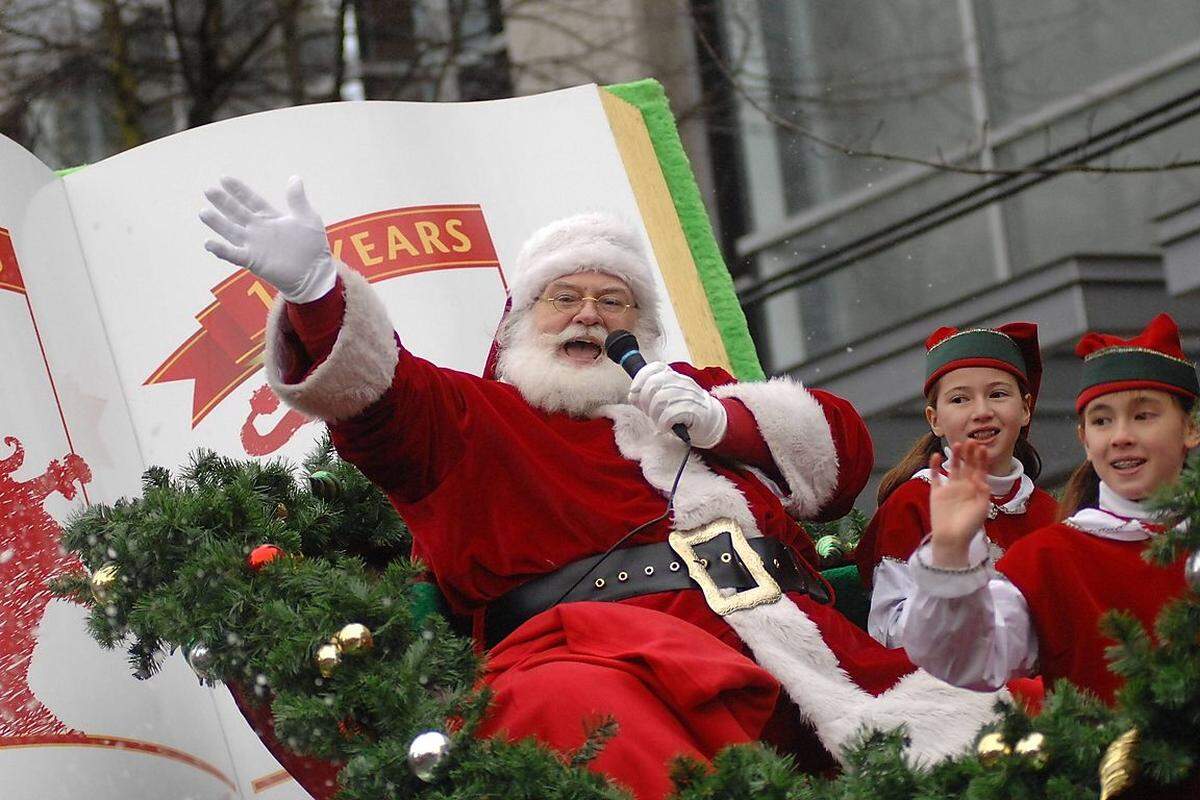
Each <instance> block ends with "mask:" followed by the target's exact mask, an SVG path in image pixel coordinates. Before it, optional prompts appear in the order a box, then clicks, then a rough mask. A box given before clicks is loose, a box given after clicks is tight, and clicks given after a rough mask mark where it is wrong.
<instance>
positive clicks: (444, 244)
mask: <svg viewBox="0 0 1200 800" xmlns="http://www.w3.org/2000/svg"><path fill="white" fill-rule="evenodd" d="M326 233H327V234H328V235H329V246H330V249H331V250H332V251H333V255H334V257H335V258H338V259H340V260H341V261H343V262H344V263H345V264H346V265H347V266H349V267H350V268H352V269H354V270H357V271H358V272H360V273H362V274H363V275H364V276H365V277H366V278H367V280H368V281H370V282H372V283H375V282H378V281H383V280H387V279H389V278H394V277H397V276H400V275H411V274H414V273H417V272H428V271H431V270H443V269H468V268H480V267H483V268H494V269H496V270H499V269H500V263H499V261H498V260H497V259H496V250H495V247H494V246H493V244H492V239H491V236H490V234H489V233H488V229H487V223H486V221H485V220H484V218H483V210H482V209H481V208H480V207H479V206H477V205H452V206H418V207H413V208H399V209H392V210H390V211H381V212H378V213H373V214H366V215H363V216H361V217H355V218H353V219H349V220H345V221H343V222H338V223H335V224H333V225H330V226H329V227H328V228H326ZM501 280H503V276H501ZM212 293H213V295H214V296H215V297H216V302H214V303H212V304H211V305H209V306H208V307H207V308H205V309H204V310H203V311H201V312H200V313H199V314H197V315H196V320H197V321H198V322H199V323H200V330H198V331H196V333H194V334H193V335H192V336H191V337H189V338H188V340H187V341H186V342H184V343H183V344H182V345H180V346H179V347H178V348H177V349H176V350H175V352H174V353H172V354H171V355H170V356H169V357H168V358H167V360H166V361H164V362H163V363H162V364H161V365H160V366H159V367H158V369H156V370H155V371H154V373H153V374H152V375H151V376H150V377H149V378H147V379H146V382H145V385H147V386H148V385H151V384H155V383H168V382H170V381H182V380H190V381H194V388H193V393H192V427H193V428H194V427H196V425H198V424H199V423H200V421H201V420H202V419H204V417H206V416H207V415H208V414H209V413H210V412H211V411H212V410H213V409H214V408H216V406H217V405H218V404H219V403H220V402H221V401H222V400H224V399H225V398H226V397H227V396H229V394H230V392H232V391H233V390H234V389H236V388H238V387H239V386H241V385H242V384H243V383H244V382H245V381H246V380H247V379H248V378H250V376H251V375H253V374H254V373H255V372H257V371H258V370H259V369H260V368H261V367H262V350H263V346H264V341H263V333H264V332H265V329H266V317H267V311H268V309H269V308H270V306H271V303H272V302H273V300H274V298H275V290H274V288H273V287H271V286H269V285H267V284H265V283H263V282H262V281H260V280H259V279H258V278H257V277H255V276H254V275H253V274H251V273H250V272H247V271H245V270H238V271H237V272H235V273H234V274H232V275H230V276H229V277H228V278H227V279H225V280H224V281H222V282H221V283H220V284H218V285H217V286H215V287H214V288H213V289H212ZM251 409H252V411H257V407H256V406H255V404H254V402H253V401H252V402H251ZM258 413H262V412H258ZM288 425H295V420H294V419H293V420H292V421H290V422H289V423H288ZM295 427H299V425H295ZM285 429H286V426H284V427H282V428H277V430H279V431H283V430H285ZM246 432H247V429H246V427H245V426H243V428H242V433H243V441H246V438H245V436H246ZM292 432H293V433H294V432H295V429H294V428H293V429H292ZM279 435H280V436H282V432H281V433H280V434H279ZM289 436H290V434H289ZM250 440H251V441H255V446H266V445H265V444H263V443H262V442H259V441H258V440H255V439H254V437H250ZM272 441H274V439H272ZM285 441H287V440H286V439H284V440H283V441H280V442H279V444H280V445H282V444H283V442H285ZM276 449H278V446H277V447H276ZM247 452H251V451H249V450H247ZM267 452H274V450H269V451H267ZM251 455H265V453H261V454H260V453H253V452H251Z"/></svg>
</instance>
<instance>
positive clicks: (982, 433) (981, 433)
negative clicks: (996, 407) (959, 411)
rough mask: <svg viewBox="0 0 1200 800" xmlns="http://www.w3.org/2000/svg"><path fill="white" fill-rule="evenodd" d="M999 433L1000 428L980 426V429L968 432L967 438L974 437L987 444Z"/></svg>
mask: <svg viewBox="0 0 1200 800" xmlns="http://www.w3.org/2000/svg"><path fill="white" fill-rule="evenodd" d="M999 435H1000V429H999V428H980V429H979V430H975V431H971V432H970V433H968V434H967V438H968V439H974V440H975V441H977V442H983V443H984V444H987V443H988V442H990V441H992V440H993V439H995V438H996V437H997V436H999Z"/></svg>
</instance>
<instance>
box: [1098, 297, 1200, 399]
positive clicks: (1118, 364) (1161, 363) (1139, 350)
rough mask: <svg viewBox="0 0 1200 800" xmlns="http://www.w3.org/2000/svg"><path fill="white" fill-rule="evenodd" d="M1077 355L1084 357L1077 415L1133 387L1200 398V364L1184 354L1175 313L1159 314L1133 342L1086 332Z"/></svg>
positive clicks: (1105, 334)
mask: <svg viewBox="0 0 1200 800" xmlns="http://www.w3.org/2000/svg"><path fill="white" fill-rule="evenodd" d="M1075 354H1076V355H1077V356H1079V357H1080V358H1082V359H1083V380H1082V381H1081V383H1080V389H1079V394H1078V395H1076V397H1075V411H1076V413H1079V414H1082V413H1083V409H1084V408H1085V407H1087V404H1088V403H1090V402H1091V401H1092V400H1094V399H1096V398H1097V397H1099V396H1100V395H1102V394H1110V393H1111V392H1124V391H1129V390H1131V389H1158V390H1159V391H1163V392H1169V393H1171V394H1175V395H1179V396H1180V397H1184V398H1187V399H1189V400H1195V399H1196V398H1197V396H1200V383H1198V382H1197V379H1196V365H1195V364H1194V363H1192V361H1191V359H1189V358H1188V357H1187V354H1186V353H1184V352H1183V345H1182V344H1180V341H1179V326H1178V325H1176V324H1175V320H1173V319H1171V315H1170V314H1159V315H1158V316H1157V317H1155V318H1154V319H1152V320H1151V321H1150V324H1149V325H1147V326H1146V329H1145V330H1144V331H1142V332H1141V333H1139V334H1138V335H1137V336H1135V337H1133V338H1132V339H1121V338H1119V337H1117V336H1112V335H1111V334H1107V333H1087V334H1084V336H1083V338H1082V339H1080V340H1079V344H1077V345H1075Z"/></svg>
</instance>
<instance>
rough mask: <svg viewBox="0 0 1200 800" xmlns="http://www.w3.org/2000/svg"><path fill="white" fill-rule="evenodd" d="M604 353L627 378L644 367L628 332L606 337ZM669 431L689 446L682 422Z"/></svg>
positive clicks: (618, 331)
mask: <svg viewBox="0 0 1200 800" xmlns="http://www.w3.org/2000/svg"><path fill="white" fill-rule="evenodd" d="M604 352H605V353H607V354H608V357H609V358H611V359H612V360H613V361H615V362H617V364H619V365H620V366H621V368H622V369H624V370H625V371H626V372H628V373H629V377H631V378H632V377H634V376H635V375H637V374H638V373H639V372H641V370H642V367H644V366H646V359H645V357H644V356H642V354H641V351H639V350H638V340H637V337H636V336H634V335H633V334H632V333H630V332H629V331H625V330H615V331H613V332H612V333H610V334H609V335H608V338H607V339H605V340H604ZM671 430H672V431H674V432H675V435H676V436H678V437H679V438H680V439H682V440H683V442H684V444H687V445H690V444H691V443H692V437H691V436H690V435H688V429H687V426H686V425H684V424H683V423H682V422H676V423H675V424H674V425H672V426H671Z"/></svg>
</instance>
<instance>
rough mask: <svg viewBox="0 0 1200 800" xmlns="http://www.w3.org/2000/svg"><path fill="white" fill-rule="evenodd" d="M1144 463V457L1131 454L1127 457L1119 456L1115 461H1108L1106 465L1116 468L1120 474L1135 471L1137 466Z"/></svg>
mask: <svg viewBox="0 0 1200 800" xmlns="http://www.w3.org/2000/svg"><path fill="white" fill-rule="evenodd" d="M1145 463H1146V459H1144V458H1136V457H1132V456H1131V457H1129V458H1119V459H1117V460H1116V461H1110V462H1108V465H1109V466H1110V467H1112V468H1113V469H1114V470H1116V471H1117V472H1118V473H1120V474H1122V475H1128V474H1130V473H1133V472H1136V471H1137V470H1138V468H1139V467H1141V466H1142V465H1143V464H1145Z"/></svg>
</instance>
